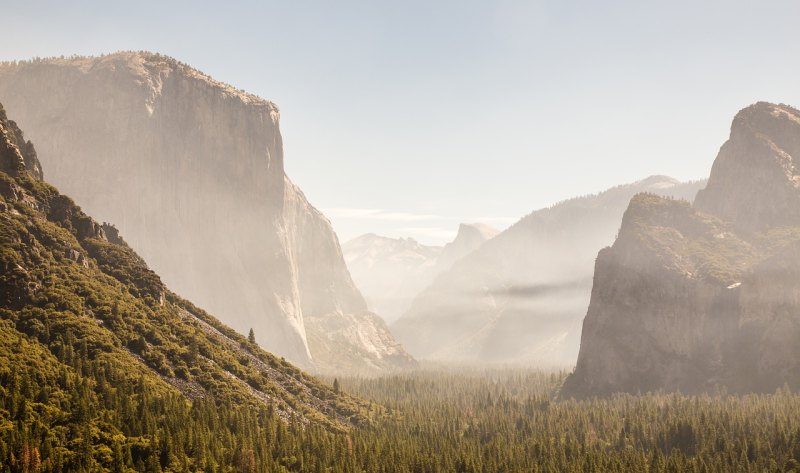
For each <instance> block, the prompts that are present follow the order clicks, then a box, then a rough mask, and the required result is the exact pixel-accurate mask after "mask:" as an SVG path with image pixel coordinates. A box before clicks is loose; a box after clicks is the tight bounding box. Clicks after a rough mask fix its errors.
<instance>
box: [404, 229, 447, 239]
mask: <svg viewBox="0 0 800 473" xmlns="http://www.w3.org/2000/svg"><path fill="white" fill-rule="evenodd" d="M397 231H398V232H400V233H402V234H405V235H414V236H417V237H427V238H435V239H443V240H452V239H453V238H455V236H456V231H454V230H453V229H447V228H439V227H405V228H398V229H397Z"/></svg>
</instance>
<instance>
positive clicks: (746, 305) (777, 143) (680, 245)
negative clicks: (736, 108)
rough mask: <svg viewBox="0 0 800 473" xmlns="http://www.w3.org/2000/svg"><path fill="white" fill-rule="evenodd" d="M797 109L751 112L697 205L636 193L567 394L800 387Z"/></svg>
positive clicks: (597, 284) (607, 253)
mask: <svg viewBox="0 0 800 473" xmlns="http://www.w3.org/2000/svg"><path fill="white" fill-rule="evenodd" d="M797 117H798V112H797V111H796V110H794V109H791V108H790V107H786V106H782V105H772V104H766V103H759V104H756V105H753V106H751V107H748V108H747V109H744V110H742V111H741V112H740V113H739V114H738V115H737V116H736V119H735V120H734V122H733V126H732V129H731V137H730V139H729V140H728V142H726V143H725V145H723V146H722V148H721V150H720V153H719V155H718V157H717V159H716V161H715V162H714V166H713V168H712V172H711V177H710V178H709V181H708V185H707V187H706V189H705V190H703V191H701V192H700V193H698V196H697V199H696V201H695V204H694V206H691V205H689V204H688V203H685V202H676V201H670V200H666V199H663V198H660V197H656V196H653V195H647V194H641V195H638V196H636V197H634V199H632V200H631V203H630V205H629V207H628V210H627V211H626V212H625V216H624V218H623V220H622V227H621V229H620V232H619V236H618V238H617V240H616V241H615V242H614V244H613V246H611V247H610V248H606V249H604V250H602V251H601V252H600V254H599V255H598V257H597V262H596V265H595V275H594V286H593V288H592V297H591V302H590V305H589V309H588V312H587V315H586V318H585V320H584V325H583V334H582V338H581V349H580V355H579V358H578V364H577V366H576V368H575V372H574V373H573V374H572V375H571V376H570V377H569V378H568V380H567V382H566V383H565V386H564V390H563V393H564V395H566V396H576V397H585V396H592V395H606V394H610V393H613V392H618V391H626V392H637V391H642V392H644V391H651V390H658V389H664V390H669V391H675V390H680V391H683V392H702V391H711V390H714V389H717V388H718V387H721V386H724V387H725V388H727V389H729V390H732V391H736V392H752V391H772V390H774V389H776V388H777V387H780V386H782V385H783V384H784V383H788V384H789V385H790V386H791V387H793V388H795V389H796V388H800V356H798V355H800V349H798V344H797V343H796V341H797V340H798V339H800V317H799V316H798V315H797V314H800V277H799V276H800V254H798V249H800V226H798V225H800V218H798V217H800V214H799V213H798V211H800V201H799V200H798V198H800V191H798V189H797V187H796V186H795V182H796V180H795V167H794V163H793V156H798V152H800V146H798V144H800V122H799V121H798V118H797Z"/></svg>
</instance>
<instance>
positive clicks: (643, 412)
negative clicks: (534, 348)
mask: <svg viewBox="0 0 800 473" xmlns="http://www.w3.org/2000/svg"><path fill="white" fill-rule="evenodd" d="M565 376H566V373H565V372H544V371H535V370H511V369H509V370H500V369H498V370H486V371H481V370H472V371H470V370H458V371H455V370H453V371H449V370H427V371H426V370H420V371H416V372H411V373H407V374H398V375H393V376H387V377H382V378H373V379H363V378H358V379H356V378H351V379H339V383H340V385H341V389H343V390H345V391H347V392H349V393H351V394H354V395H356V396H359V397H363V398H366V399H369V400H372V401H375V402H377V403H380V404H382V405H384V406H386V407H388V408H389V409H390V410H391V411H392V412H393V414H392V416H390V418H389V419H387V420H384V421H380V422H378V423H377V425H375V426H374V427H372V428H368V429H359V430H356V431H355V432H353V434H352V439H353V456H354V457H355V458H356V459H357V460H356V463H357V464H358V467H359V468H362V469H363V470H364V471H378V472H380V471H386V472H389V471H403V472H451V471H455V472H487V473H489V472H517V471H519V472H537V471H542V472H545V471H546V472H572V471H575V472H578V471H580V472H590V471H597V472H607V471H638V472H695V471H696V472H716V471H719V472H733V471H754V472H755V471H758V472H761V471H800V395H798V394H792V393H790V392H789V391H788V390H780V391H778V392H776V393H774V394H768V395H749V396H730V395H726V394H724V393H720V394H718V395H714V396H709V395H704V396H684V395H680V394H648V395H643V396H631V395H619V396H616V397H613V398H610V399H605V400H593V401H572V400H568V401H555V400H554V398H555V397H556V395H557V391H558V388H559V386H560V385H561V384H562V382H563V380H564V378H565Z"/></svg>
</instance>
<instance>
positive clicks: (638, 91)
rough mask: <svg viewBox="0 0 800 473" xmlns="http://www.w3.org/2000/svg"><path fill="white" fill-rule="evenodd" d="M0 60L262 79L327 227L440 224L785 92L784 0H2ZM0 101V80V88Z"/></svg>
mask: <svg viewBox="0 0 800 473" xmlns="http://www.w3.org/2000/svg"><path fill="white" fill-rule="evenodd" d="M0 11H1V12H2V17H0V22H1V24H2V31H3V36H4V40H2V41H0V60H10V59H27V58H31V57H35V56H39V57H47V56H58V55H70V54H83V55H93V54H100V53H108V52H113V51H118V50H150V51H155V52H160V53H164V54H167V55H170V56H173V57H175V58H177V59H179V60H180V61H182V62H185V63H188V64H189V65H192V66H193V67H195V68H197V69H199V70H201V71H203V72H206V73H208V74H210V75H211V76H213V77H214V78H216V79H218V80H221V81H224V82H227V83H230V84H232V85H234V86H236V87H238V88H242V89H245V90H247V91H248V92H252V93H255V94H257V95H259V96H261V97H264V98H267V99H270V100H272V101H274V102H276V103H277V104H278V106H279V107H280V110H281V131H282V133H283V138H284V146H285V166H286V171H287V174H288V175H289V177H290V178H291V179H292V180H293V181H294V182H295V183H297V184H298V185H299V186H300V188H301V189H303V191H304V193H305V194H306V197H308V199H309V201H310V202H311V203H312V204H314V205H315V206H316V207H318V208H320V209H321V210H322V211H323V212H324V213H325V214H326V215H327V216H328V217H329V218H330V219H331V221H332V223H333V225H334V229H335V230H336V231H337V233H338V234H339V238H340V240H341V241H347V240H349V239H351V238H353V237H355V236H358V235H359V234H362V233H366V232H375V233H379V234H383V235H387V236H393V237H399V236H403V237H413V238H415V239H417V240H419V241H421V242H423V243H428V244H442V243H444V242H446V241H448V240H449V239H451V238H452V237H454V236H455V232H456V230H457V227H458V223H459V222H472V221H481V222H485V223H488V224H490V225H493V226H495V227H498V228H504V227H506V226H508V225H510V224H511V223H513V222H514V221H516V220H517V219H519V218H520V217H522V216H524V215H526V214H528V213H530V212H531V211H533V210H535V209H538V208H541V207H546V206H549V205H551V204H553V203H555V202H558V201H560V200H563V199H566V198H570V197H574V196H577V195H584V194H588V193H594V192H598V191H602V190H604V189H606V188H609V187H612V186H614V185H618V184H622V183H626V182H632V181H635V180H638V179H642V178H644V177H647V176H648V175H652V174H666V175H669V176H672V177H675V178H678V179H682V180H684V179H698V178H703V177H706V176H707V175H708V173H709V170H710V168H711V164H712V162H713V160H714V157H715V156H716V153H717V151H718V149H719V147H720V145H721V144H722V143H723V142H724V141H725V139H726V137H727V135H728V132H729V127H730V122H731V119H732V118H733V115H734V114H735V113H736V112H737V111H738V110H739V109H741V108H743V107H745V106H747V105H748V104H751V103H753V102H755V101H758V100H768V101H773V102H782V103H788V104H790V105H795V106H798V105H800V82H799V81H798V79H797V78H798V77H800V35H798V34H797V20H798V19H800V2H796V1H768V0H766V1H759V2H756V1H747V2H744V1H715V0H710V1H704V2H697V1H691V2H690V1H683V0H675V1H670V2H642V1H604V2H597V1H569V0H561V1H502V0H501V1H470V0H458V1H432V0H428V1H417V0H406V1H402V2H397V1H376V0H372V1H339V2H331V1H318V2H315V1H301V0H296V1H281V2H272V1H265V0H262V1H253V2H244V1H226V2H198V1H169V0H159V1H149V0H138V1H136V2H108V1H82V2H81V1H76V2H63V1H51V2H43V1H37V0H26V1H24V2H3V5H2V7H1V8H0ZM0 102H2V97H0Z"/></svg>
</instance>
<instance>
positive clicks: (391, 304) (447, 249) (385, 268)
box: [342, 223, 497, 322]
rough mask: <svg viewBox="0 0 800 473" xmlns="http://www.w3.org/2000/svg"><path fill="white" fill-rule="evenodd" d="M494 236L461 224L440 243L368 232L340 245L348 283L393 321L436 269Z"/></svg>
mask: <svg viewBox="0 0 800 473" xmlns="http://www.w3.org/2000/svg"><path fill="white" fill-rule="evenodd" d="M496 234H497V230H495V229H494V228H492V227H490V226H488V225H484V224H481V223H462V224H461V225H459V228H458V234H457V235H456V238H455V240H453V241H452V242H450V243H448V244H447V245H445V246H444V247H439V246H427V245H422V244H420V243H419V242H417V241H416V240H414V239H413V238H387V237H382V236H378V235H375V234H372V233H370V234H366V235H362V236H360V237H358V238H354V239H353V240H350V241H348V242H346V243H345V244H344V245H342V249H343V251H344V259H345V261H346V262H347V267H348V269H349V270H350V274H352V275H353V281H355V283H356V286H358V288H359V289H360V290H361V292H362V293H363V294H364V296H365V297H366V299H367V303H368V305H369V307H370V308H371V309H373V310H374V311H375V312H377V313H378V314H380V315H381V317H383V319H384V320H386V321H387V322H393V321H395V320H396V319H397V318H398V317H400V316H401V315H402V314H403V313H404V312H405V311H406V310H408V308H409V307H410V306H411V302H412V301H413V300H414V297H416V296H417V294H419V293H420V292H421V291H422V290H423V289H425V288H426V287H427V286H428V285H429V284H430V283H432V282H433V280H434V278H435V277H436V276H437V275H438V274H439V273H441V272H443V271H446V270H448V269H450V267H451V266H453V263H455V262H456V261H457V260H459V259H461V258H462V257H464V256H466V255H467V254H469V253H471V252H473V251H474V250H476V249H478V247H480V246H481V245H483V244H484V243H485V242H486V241H488V240H489V239H491V238H492V237H494V236H495V235H496Z"/></svg>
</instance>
